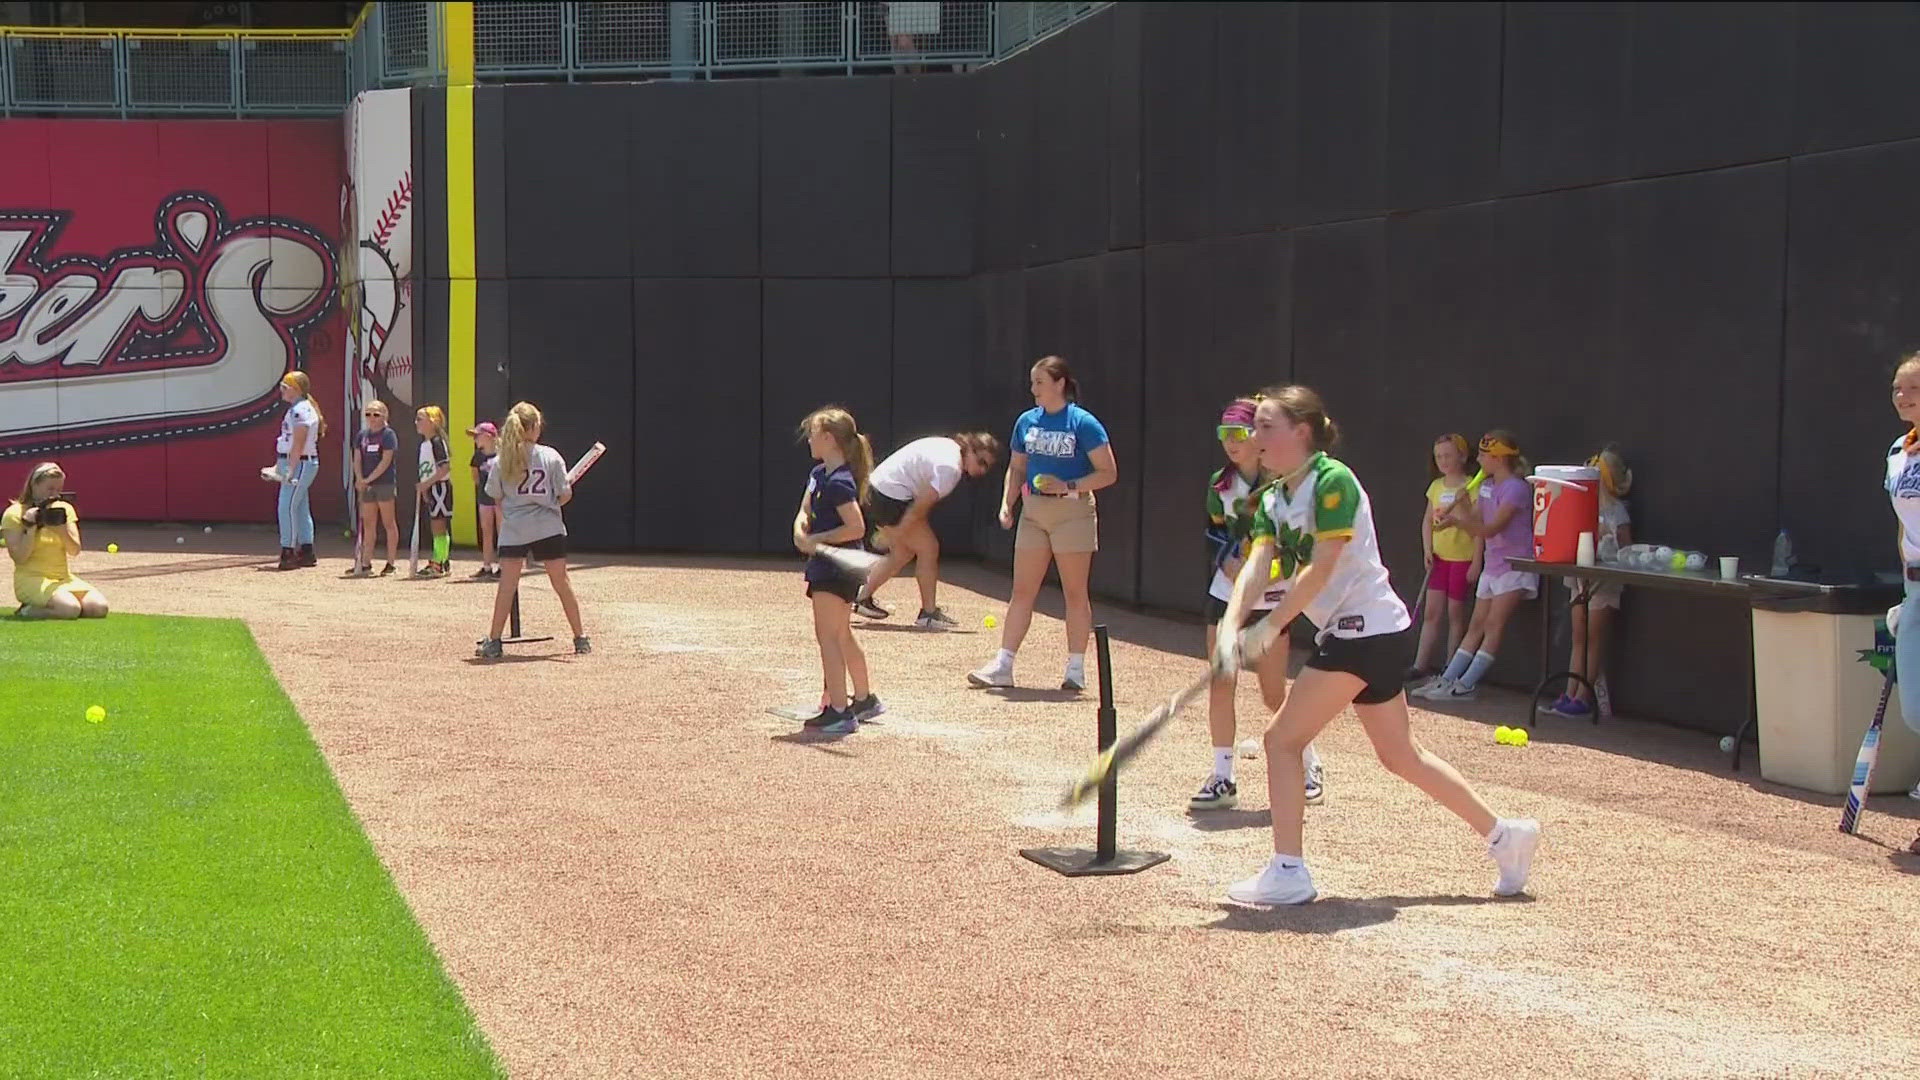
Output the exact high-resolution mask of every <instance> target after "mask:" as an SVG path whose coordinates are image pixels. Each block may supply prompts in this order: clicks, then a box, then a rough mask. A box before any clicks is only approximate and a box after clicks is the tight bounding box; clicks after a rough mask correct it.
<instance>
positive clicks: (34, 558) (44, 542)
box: [0, 502, 80, 581]
mask: <svg viewBox="0 0 1920 1080" xmlns="http://www.w3.org/2000/svg"><path fill="white" fill-rule="evenodd" d="M53 505H55V506H65V507H66V508H67V519H68V520H69V521H75V522H77V521H79V520H80V517H79V515H78V514H75V513H74V512H73V507H72V506H71V505H70V504H68V503H65V502H55V503H54V504H53ZM25 512H26V511H24V510H23V509H21V507H20V504H19V503H8V504H7V512H6V513H5V514H0V528H4V529H8V530H12V529H18V528H21V527H22V525H21V521H20V519H21V516H22V515H23V514H25ZM66 532H67V531H66V529H65V528H64V527H59V526H48V527H46V528H44V529H35V528H31V527H29V528H27V543H29V544H31V545H33V547H32V550H31V551H30V552H29V553H28V554H27V557H26V559H25V560H24V561H22V562H17V563H14V565H13V576H14V577H15V578H23V577H24V578H37V579H43V580H47V581H71V580H73V574H72V573H70V572H69V571H68V570H67V546H66V543H65V537H66Z"/></svg>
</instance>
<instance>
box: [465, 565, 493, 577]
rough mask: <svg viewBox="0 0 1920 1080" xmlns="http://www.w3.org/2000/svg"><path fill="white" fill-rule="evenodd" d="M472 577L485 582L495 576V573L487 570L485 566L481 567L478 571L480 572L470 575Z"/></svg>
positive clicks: (476, 571)
mask: <svg viewBox="0 0 1920 1080" xmlns="http://www.w3.org/2000/svg"><path fill="white" fill-rule="evenodd" d="M470 576H472V577H474V578H477V579H481V580H484V579H486V578H490V577H492V576H493V571H492V570H489V569H487V568H486V567H484V566H483V567H481V568H480V569H478V570H475V571H474V572H473V573H472V575H470Z"/></svg>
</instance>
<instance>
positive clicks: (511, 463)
mask: <svg viewBox="0 0 1920 1080" xmlns="http://www.w3.org/2000/svg"><path fill="white" fill-rule="evenodd" d="M545 424H546V418H545V417H543V416H541V415H540V410H539V409H537V408H535V407H534V406H533V405H532V404H531V403H529V402H525V401H522V402H519V403H518V404H516V405H514V407H513V408H511V409H508V410H507V419H506V422H505V423H503V424H501V425H500V442H499V445H498V447H497V449H498V450H499V452H500V459H499V465H498V466H497V467H498V468H499V470H500V486H501V488H502V489H503V490H504V489H506V488H513V487H518V486H519V485H520V481H522V480H525V479H526V478H527V468H528V466H529V465H530V464H531V458H532V456H533V444H534V443H535V442H538V441H539V439H540V429H541V428H542V427H543V426H545Z"/></svg>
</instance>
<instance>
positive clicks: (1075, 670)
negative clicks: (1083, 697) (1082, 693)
mask: <svg viewBox="0 0 1920 1080" xmlns="http://www.w3.org/2000/svg"><path fill="white" fill-rule="evenodd" d="M1086 688H1087V668H1086V665H1085V664H1075V663H1074V662H1073V661H1071V660H1069V661H1067V674H1066V676H1065V677H1064V678H1062V679H1061V680H1060V689H1062V690H1085V689H1086Z"/></svg>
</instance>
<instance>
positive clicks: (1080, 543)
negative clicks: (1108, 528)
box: [1013, 494, 1100, 555]
mask: <svg viewBox="0 0 1920 1080" xmlns="http://www.w3.org/2000/svg"><path fill="white" fill-rule="evenodd" d="M1021 501H1022V502H1023V503H1025V504H1026V509H1025V510H1024V511H1023V512H1022V513H1021V514H1020V528H1019V530H1018V531H1017V532H1015V533H1014V535H1013V546H1014V547H1016V548H1025V547H1043V548H1046V549H1047V550H1049V551H1051V552H1053V553H1054V554H1056V555H1075V554H1091V553H1093V552H1095V551H1099V550H1100V515H1099V512H1098V511H1097V510H1096V509H1095V507H1094V503H1093V496H1092V495H1090V494H1089V495H1082V496H1080V497H1078V498H1072V499H1067V498H1060V497H1055V496H1047V495H1034V496H1031V497H1029V498H1026V499H1023V500H1021Z"/></svg>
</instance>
